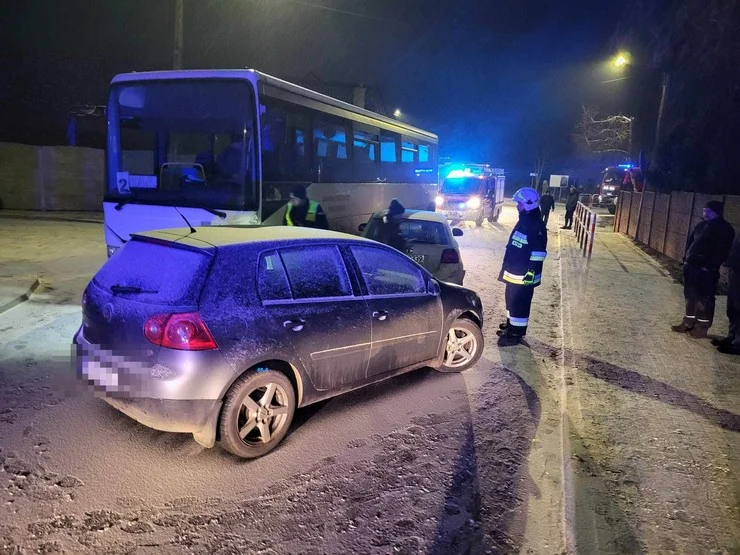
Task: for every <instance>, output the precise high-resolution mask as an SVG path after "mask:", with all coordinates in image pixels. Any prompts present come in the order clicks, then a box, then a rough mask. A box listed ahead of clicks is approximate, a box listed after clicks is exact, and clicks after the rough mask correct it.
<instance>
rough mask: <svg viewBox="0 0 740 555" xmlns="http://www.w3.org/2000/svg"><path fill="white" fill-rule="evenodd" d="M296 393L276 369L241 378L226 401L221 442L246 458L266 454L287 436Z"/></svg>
mask: <svg viewBox="0 0 740 555" xmlns="http://www.w3.org/2000/svg"><path fill="white" fill-rule="evenodd" d="M295 404H296V403H295V391H294V390H293V385H292V384H291V383H290V380H289V379H288V378H287V377H286V376H285V375H284V374H282V373H281V372H278V371H276V370H267V371H264V370H260V371H256V370H252V371H249V372H247V373H246V374H244V376H242V377H241V378H239V379H238V380H237V381H236V382H235V383H234V385H233V386H232V387H231V389H230V390H229V393H228V394H227V395H226V399H225V401H224V407H223V410H222V411H221V419H220V422H219V432H220V439H219V441H220V443H221V445H222V446H223V447H224V448H225V449H226V450H228V451H230V452H231V453H233V454H235V455H237V456H239V457H245V458H253V457H259V456H262V455H264V454H265V453H267V452H269V451H270V450H272V449H273V448H274V447H275V446H276V445H277V444H278V443H280V441H281V440H282V439H283V437H285V435H286V434H287V432H288V428H290V424H291V422H292V421H293V414H294V413H295Z"/></svg>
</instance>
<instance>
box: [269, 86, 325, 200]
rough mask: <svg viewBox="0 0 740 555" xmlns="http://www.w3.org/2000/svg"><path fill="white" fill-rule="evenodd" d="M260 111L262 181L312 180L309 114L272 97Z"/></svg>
mask: <svg viewBox="0 0 740 555" xmlns="http://www.w3.org/2000/svg"><path fill="white" fill-rule="evenodd" d="M261 111H262V115H261V117H260V126H261V135H260V136H261V139H262V180H263V181H274V182H296V181H298V182H306V181H309V182H310V181H312V180H313V177H312V175H311V153H310V151H309V150H308V149H307V148H306V137H307V136H309V130H310V126H309V122H308V116H307V115H306V114H304V113H301V112H300V111H299V110H298V109H296V108H295V107H293V106H290V105H286V104H284V103H281V102H278V101H274V100H272V99H266V100H265V104H264V105H263V106H262V108H261ZM285 199H286V202H287V195H286V197H285Z"/></svg>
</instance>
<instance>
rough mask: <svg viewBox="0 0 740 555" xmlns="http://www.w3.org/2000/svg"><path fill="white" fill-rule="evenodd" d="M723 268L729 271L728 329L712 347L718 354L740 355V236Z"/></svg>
mask: <svg viewBox="0 0 740 555" xmlns="http://www.w3.org/2000/svg"><path fill="white" fill-rule="evenodd" d="M723 266H725V267H726V268H727V269H728V270H729V272H728V276H727V278H728V287H727V319H728V320H729V321H730V329H729V331H728V333H727V337H724V338H722V339H712V345H715V346H716V347H717V350H718V351H719V352H720V353H727V354H730V355H740V235H736V236H735V242H734V243H733V244H732V248H731V249H730V254H729V255H728V256H727V260H725V263H724V264H723Z"/></svg>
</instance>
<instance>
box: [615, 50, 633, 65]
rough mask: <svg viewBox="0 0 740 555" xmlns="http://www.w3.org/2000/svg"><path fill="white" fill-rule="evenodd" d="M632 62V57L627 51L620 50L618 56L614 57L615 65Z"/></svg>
mask: <svg viewBox="0 0 740 555" xmlns="http://www.w3.org/2000/svg"><path fill="white" fill-rule="evenodd" d="M629 63H630V57H629V54H628V53H627V52H620V53H619V54H617V57H616V58H614V65H615V66H617V67H624V66H626V65H627V64H629Z"/></svg>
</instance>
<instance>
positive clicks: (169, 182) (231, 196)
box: [106, 79, 258, 210]
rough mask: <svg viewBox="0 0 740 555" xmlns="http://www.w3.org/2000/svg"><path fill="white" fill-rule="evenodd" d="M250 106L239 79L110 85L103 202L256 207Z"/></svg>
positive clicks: (246, 88) (248, 88)
mask: <svg viewBox="0 0 740 555" xmlns="http://www.w3.org/2000/svg"><path fill="white" fill-rule="evenodd" d="M254 106H255V102H254V93H253V90H252V86H251V84H250V83H249V82H247V81H244V80H208V81H206V80H196V79H193V80H171V81H166V82H165V81H159V82H158V81H142V82H134V83H126V84H122V85H118V86H115V87H114V88H113V89H112V90H111V94H110V98H109V102H108V126H109V133H108V152H107V190H106V200H109V201H117V202H119V203H122V204H125V203H127V202H136V203H144V204H156V205H170V206H187V207H203V208H211V209H223V210H254V209H256V202H257V199H258V194H257V191H256V183H257V175H256V168H255V164H254V160H255V146H256V145H255V141H254V129H255V127H256V126H255V110H254Z"/></svg>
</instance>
